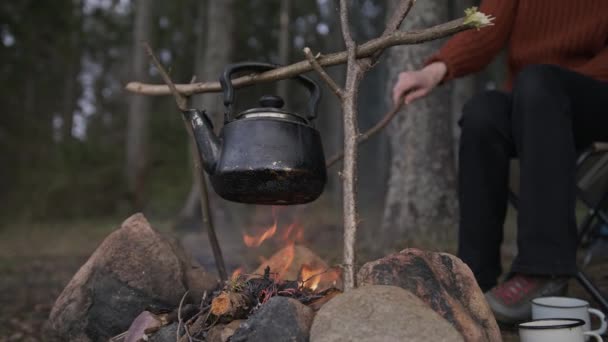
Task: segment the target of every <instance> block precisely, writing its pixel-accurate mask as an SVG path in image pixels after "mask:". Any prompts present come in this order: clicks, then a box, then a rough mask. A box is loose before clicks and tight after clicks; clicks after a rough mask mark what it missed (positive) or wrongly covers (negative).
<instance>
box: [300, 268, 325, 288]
mask: <svg viewBox="0 0 608 342" xmlns="http://www.w3.org/2000/svg"><path fill="white" fill-rule="evenodd" d="M324 271H325V270H324V269H322V268H316V269H315V268H312V267H310V266H309V265H307V264H304V265H302V270H300V279H301V284H302V286H304V287H307V288H309V289H311V290H313V291H314V290H316V289H317V287H318V286H319V283H320V282H321V275H322V273H323V272H324Z"/></svg>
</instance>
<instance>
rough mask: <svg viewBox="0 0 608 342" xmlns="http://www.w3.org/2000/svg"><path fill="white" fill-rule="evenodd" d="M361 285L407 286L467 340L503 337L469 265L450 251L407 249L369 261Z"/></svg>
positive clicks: (364, 266) (363, 268) (492, 340)
mask: <svg viewBox="0 0 608 342" xmlns="http://www.w3.org/2000/svg"><path fill="white" fill-rule="evenodd" d="M357 280H358V284H359V286H362V287H365V286H366V285H393V286H398V287H401V288H403V289H406V290H408V291H410V292H411V293H413V294H414V295H416V296H417V297H418V298H420V299H421V300H422V301H424V302H425V303H427V304H428V305H429V306H430V307H431V308H432V309H433V310H435V311H436V312H437V313H438V314H439V315H441V316H442V317H443V318H445V319H446V320H447V321H448V322H450V323H451V324H453V325H454V327H456V329H458V331H460V333H461V334H462V336H463V337H464V339H465V340H466V341H491V342H494V341H500V340H501V337H500V330H499V328H498V325H497V323H496V320H495V318H494V315H493V314H492V311H491V309H490V307H489V305H488V303H487V302H486V299H485V297H484V295H483V293H482V292H481V289H480V288H479V285H477V282H476V281H475V277H474V276H473V273H472V272H471V270H470V269H469V267H468V266H467V265H466V264H465V263H463V262H462V261H461V260H460V259H458V258H457V257H455V256H453V255H450V254H447V253H436V252H427V251H422V250H419V249H415V248H409V249H405V250H403V251H401V252H399V253H395V254H392V255H389V256H387V257H384V258H382V259H379V260H376V261H372V262H368V263H366V264H365V265H363V267H362V268H361V269H360V270H359V273H358V275H357Z"/></svg>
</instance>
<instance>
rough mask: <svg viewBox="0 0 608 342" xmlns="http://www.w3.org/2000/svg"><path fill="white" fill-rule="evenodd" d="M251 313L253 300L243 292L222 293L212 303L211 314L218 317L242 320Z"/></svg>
mask: <svg viewBox="0 0 608 342" xmlns="http://www.w3.org/2000/svg"><path fill="white" fill-rule="evenodd" d="M249 311H251V299H250V298H249V296H248V295H247V294H245V293H242V292H226V291H224V292H222V293H220V294H219V295H218V296H217V297H215V298H214V299H213V301H212V302H211V314H213V315H215V316H217V317H221V316H223V317H227V318H230V319H240V318H245V317H247V314H248V313H249Z"/></svg>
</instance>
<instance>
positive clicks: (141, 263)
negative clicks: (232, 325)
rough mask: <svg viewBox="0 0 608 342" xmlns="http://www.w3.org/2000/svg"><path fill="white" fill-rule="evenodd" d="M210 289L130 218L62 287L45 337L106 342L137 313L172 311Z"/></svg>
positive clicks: (207, 278)
mask: <svg viewBox="0 0 608 342" xmlns="http://www.w3.org/2000/svg"><path fill="white" fill-rule="evenodd" d="M216 284H217V282H216V280H215V278H214V277H213V276H211V275H209V274H207V273H205V272H204V271H203V270H202V268H201V267H200V266H199V265H198V264H196V263H195V262H194V261H193V260H192V259H191V258H190V257H188V256H187V255H186V253H185V252H184V251H183V250H182V249H181V247H179V246H178V245H177V244H176V243H174V242H173V241H171V240H169V239H167V238H165V237H163V236H162V235H161V234H159V233H158V232H156V231H155V230H154V229H152V227H151V226H150V224H149V223H148V221H147V220H146V218H145V217H144V216H143V215H142V214H135V215H133V216H131V217H129V218H128V219H127V220H125V221H124V222H123V224H122V226H121V227H120V228H119V229H117V230H115V231H114V232H112V233H111V234H110V235H109V236H108V237H106V239H105V240H104V241H103V242H102V243H101V245H100V246H99V247H98V248H97V250H96V251H95V252H94V253H93V255H91V257H90V258H89V260H88V261H87V262H86V263H85V264H84V265H83V266H82V267H81V268H80V270H78V272H77V273H76V275H74V277H73V278H72V280H71V281H70V282H69V283H68V285H67V286H66V287H65V289H64V290H63V292H62V293H61V295H60V296H59V298H58V299H57V301H56V302H55V305H54V306H53V309H52V310H51V314H50V317H49V320H48V322H47V326H46V330H47V334H48V335H50V336H51V337H54V338H56V339H57V340H62V341H106V340H107V339H108V338H110V337H112V336H115V335H117V334H119V333H122V332H123V331H126V330H127V329H128V328H129V326H130V324H131V322H132V321H133V320H134V319H135V318H136V317H137V316H138V315H139V314H140V313H141V312H142V311H144V310H146V309H157V310H158V309H171V308H175V307H177V305H178V304H179V301H180V299H181V297H182V296H183V295H184V293H185V292H186V291H187V290H189V291H190V294H191V295H192V296H193V297H198V296H201V295H202V293H203V292H204V291H210V290H212V289H213V288H214V287H215V286H216Z"/></svg>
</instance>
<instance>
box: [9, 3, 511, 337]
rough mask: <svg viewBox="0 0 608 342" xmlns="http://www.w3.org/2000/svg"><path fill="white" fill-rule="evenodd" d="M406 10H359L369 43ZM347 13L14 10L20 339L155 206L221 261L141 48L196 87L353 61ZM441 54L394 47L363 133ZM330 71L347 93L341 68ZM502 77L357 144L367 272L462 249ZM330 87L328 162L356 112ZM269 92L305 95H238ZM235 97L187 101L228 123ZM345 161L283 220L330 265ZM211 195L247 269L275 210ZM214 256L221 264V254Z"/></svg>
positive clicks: (14, 310) (421, 21)
mask: <svg viewBox="0 0 608 342" xmlns="http://www.w3.org/2000/svg"><path fill="white" fill-rule="evenodd" d="M396 2H397V1H396V0H393V1H385V0H353V1H352V2H351V3H350V6H351V12H352V14H351V23H352V25H351V26H352V30H353V35H354V38H355V40H357V41H358V42H365V41H367V40H369V39H371V38H375V37H377V36H379V35H380V34H381V32H382V31H383V30H384V23H385V19H386V16H387V15H388V14H390V13H391V8H392V6H394V5H395V4H396ZM477 3H478V1H476V0H467V1H463V0H449V1H444V0H421V1H418V2H417V3H416V5H415V6H414V10H413V11H412V13H411V14H410V15H409V16H408V18H407V19H406V20H405V25H404V26H406V28H423V27H429V26H432V25H436V24H439V23H442V22H445V21H448V20H450V19H455V18H457V17H461V16H462V14H463V12H464V9H465V8H467V7H470V6H472V5H476V4H477ZM336 6H337V5H336V2H334V1H331V0H309V1H295V0H173V1H152V0H55V1H40V0H22V1H3V2H1V3H0V92H1V94H2V95H1V96H0V106H1V108H3V115H1V116H0V203H1V204H2V205H0V278H1V279H2V280H1V281H0V304H1V305H0V306H1V307H2V308H3V310H0V331H9V332H10V331H18V332H15V334H21V335H12V336H13V337H14V336H17V339H16V340H20V339H19V338H20V337H19V336H21V337H23V336H25V335H23V334H26V335H27V334H29V333H27V331H29V330H28V329H30V330H32V329H34V328H28V327H27V326H26V327H23V326H21V325H22V322H29V321H28V320H29V319H33V318H38V319H39V320H43V319H44V318H46V316H47V315H48V310H49V308H50V305H52V302H53V300H54V298H56V296H57V294H58V293H59V291H60V290H61V289H62V288H63V286H64V285H65V284H66V283H67V281H68V280H69V279H70V277H71V275H72V274H73V273H74V272H75V271H76V270H77V269H78V267H79V265H81V264H82V262H83V261H84V260H86V258H87V257H88V255H90V253H91V252H92V251H93V249H94V248H95V246H96V245H97V244H98V243H99V242H100V241H101V239H102V238H103V237H104V236H105V235H107V234H108V233H109V232H110V231H111V230H112V229H114V228H115V227H116V226H118V224H119V223H120V222H121V221H122V220H123V219H124V218H126V217H127V216H129V215H131V214H132V213H134V212H137V211H142V212H143V213H144V214H145V215H146V216H147V217H148V218H149V219H150V221H151V222H152V223H153V225H154V226H155V227H157V228H159V229H160V230H163V231H166V232H172V233H177V234H179V235H182V242H184V244H185V245H186V247H188V248H189V249H190V250H192V251H194V253H195V254H196V251H197V250H199V251H200V250H208V247H205V246H208V245H207V242H206V238H205V236H204V235H202V232H201V229H200V206H199V204H198V202H197V201H198V193H197V191H196V189H197V187H196V184H194V183H195V179H194V178H193V175H192V167H191V160H190V151H189V143H188V140H187V134H186V132H185V130H184V127H183V123H182V120H181V118H180V113H179V112H178V111H177V108H176V107H175V104H174V102H173V99H172V98H171V97H146V96H140V95H135V94H132V93H128V92H126V91H125V90H124V86H125V85H126V83H127V82H129V81H135V80H136V81H145V82H151V83H162V82H161V80H160V77H159V75H158V73H157V71H156V70H155V68H154V67H153V66H152V64H151V63H150V62H149V59H148V56H146V54H145V52H144V50H143V48H142V44H141V43H142V42H143V41H146V42H149V43H150V45H151V46H152V47H153V49H154V50H155V52H156V53H157V55H158V56H159V58H160V60H161V62H162V63H163V64H164V65H165V66H166V67H167V68H168V69H169V70H170V73H171V77H172V78H173V79H174V80H175V81H176V82H180V83H188V82H190V80H191V79H192V78H193V76H196V78H197V80H199V81H207V80H217V79H218V78H219V75H220V73H221V71H222V69H223V68H224V66H225V65H226V64H228V63H230V62H238V61H244V60H250V61H263V62H272V63H279V64H287V63H291V62H295V61H299V60H302V59H303V53H302V49H303V48H304V47H305V46H309V47H310V48H311V49H312V50H313V52H315V53H316V52H321V53H331V52H336V51H341V50H343V49H344V44H343V41H342V36H341V32H340V30H339V23H338V18H337V13H338V11H337V9H336ZM440 46H441V41H435V42H431V43H428V44H425V45H421V46H406V47H397V48H392V49H390V51H387V52H386V53H385V56H383V58H382V60H381V61H380V63H379V64H378V65H377V66H376V67H375V68H374V69H372V71H371V72H369V73H368V74H367V75H366V78H365V80H364V82H363V83H362V87H361V89H360V98H359V106H360V110H359V113H360V116H359V126H360V130H361V131H365V130H366V129H368V128H370V127H371V126H373V125H374V124H375V123H376V122H377V121H378V120H379V119H380V118H381V117H382V116H383V115H384V114H385V112H386V111H387V110H388V109H389V106H390V105H391V104H390V102H389V93H390V87H391V86H392V84H393V83H394V78H395V77H396V76H397V74H398V72H400V71H402V70H405V69H413V68H417V67H420V66H421V65H422V63H423V62H424V60H425V59H426V58H428V57H429V56H430V54H432V53H433V51H435V50H436V49H437V48H438V47H440ZM328 71H329V72H330V74H331V75H332V76H333V77H334V78H335V79H336V80H338V81H339V83H342V82H343V78H344V66H336V67H332V68H329V69H328ZM502 73H503V70H502V66H501V64H500V63H495V64H494V65H493V66H492V67H491V68H489V69H488V70H487V71H485V72H483V73H482V74H478V75H475V76H474V77H469V78H467V79H462V80H458V81H456V82H453V84H452V85H451V86H442V87H441V88H440V89H439V90H438V91H437V92H436V93H435V94H433V95H432V96H430V97H429V98H427V99H424V100H422V101H419V102H418V103H416V104H414V105H412V106H410V107H409V108H407V109H406V110H404V111H403V112H402V113H401V114H399V116H398V117H397V118H396V119H395V120H394V122H393V123H392V124H391V125H390V126H389V127H388V128H387V129H386V130H384V132H382V133H381V134H378V135H377V136H375V137H374V138H373V139H371V140H370V141H369V142H368V143H366V144H365V145H363V146H362V147H361V149H360V158H359V163H360V164H359V165H360V172H359V178H358V179H359V195H360V197H359V198H360V202H359V203H360V205H359V211H360V217H361V230H360V233H359V238H360V250H361V255H362V256H363V257H362V258H361V259H362V260H361V261H365V260H364V259H365V258H366V256H367V257H369V256H371V255H374V254H376V255H377V254H379V253H383V251H384V252H385V250H387V249H391V248H398V247H403V246H405V245H406V243H407V241H411V240H414V241H418V242H420V241H422V242H420V243H423V242H424V240H425V239H431V240H433V241H435V240H436V239H437V238H439V239H444V240H446V239H447V241H448V243H449V244H450V245H453V242H454V241H453V239H452V238H451V237H452V236H453V233H454V232H455V229H456V226H455V222H456V221H455V218H456V213H457V212H456V205H455V196H454V194H455V188H456V184H455V172H456V168H455V160H456V158H455V157H456V156H455V154H456V152H457V148H456V146H457V140H458V129H457V128H456V125H455V122H456V120H457V118H458V117H459V116H460V108H461V106H462V104H463V102H464V101H465V100H466V99H467V98H468V97H469V96H470V95H471V94H472V93H473V92H474V91H476V90H479V89H482V88H492V87H496V86H497V85H499V84H500V82H501V75H502ZM309 75H310V76H311V77H313V78H316V77H317V75H315V74H314V73H309ZM322 87H325V86H324V84H322ZM323 92H324V98H323V100H322V103H321V106H320V109H319V115H318V119H317V122H316V126H317V128H318V129H319V131H320V132H321V136H322V140H323V143H324V149H325V154H326V157H330V156H331V155H333V154H334V153H335V152H337V151H339V150H341V148H342V117H341V113H340V107H339V104H338V101H336V99H335V98H334V97H333V94H331V92H329V91H328V89H327V88H324V91H323ZM265 93H277V94H280V95H281V96H283V97H284V98H285V102H286V103H287V104H288V107H290V108H294V109H298V108H302V107H303V105H304V104H305V102H306V100H307V96H306V93H305V92H303V91H301V90H300V89H299V88H298V87H295V86H293V85H292V84H291V83H290V81H281V82H278V83H275V84H265V85H260V86H256V87H251V88H247V89H243V90H239V92H238V94H239V95H238V105H239V106H240V107H241V109H242V108H247V107H251V106H257V98H258V97H259V96H260V95H261V94H265ZM221 103H222V102H221V95H220V94H205V95H199V96H195V97H193V98H192V103H191V105H192V106H194V107H198V108H204V109H206V110H207V111H208V112H210V113H212V114H214V116H215V118H216V128H218V127H220V126H221V125H220V124H219V122H218V121H219V120H217V118H219V117H220V116H221V115H222V113H223V112H222V110H223V108H222V106H221ZM340 167H341V166H340V164H338V165H337V166H334V167H333V168H332V169H330V170H329V182H328V184H327V187H326V190H325V193H324V194H323V195H322V197H321V198H320V199H319V200H317V201H316V202H314V203H311V204H309V205H304V206H297V207H294V208H283V209H282V215H283V216H284V217H287V218H286V220H289V221H291V222H293V221H301V222H300V223H302V224H303V225H305V226H306V227H305V234H306V236H307V240H308V242H309V243H311V244H312V245H313V246H316V247H317V248H316V250H317V251H318V252H319V254H320V255H321V256H322V257H324V258H325V259H326V260H328V262H339V260H340V257H341V255H340V250H341V234H342V216H341V215H342V213H341V212H342V201H341V199H342V194H341V186H340V181H339V178H338V172H339V169H340ZM210 195H211V206H212V214H213V219H214V221H215V225H216V227H217V228H216V229H217V231H218V234H219V238H220V242H221V243H222V246H223V248H224V249H225V251H224V253H225V255H226V254H227V255H228V256H227V263H228V266H229V267H231V268H232V267H235V266H237V265H238V262H237V261H231V258H230V256H231V255H233V254H234V253H232V247H231V244H236V243H239V244H242V241H241V240H242V239H241V234H242V233H243V231H244V230H247V229H248V228H249V227H259V226H264V225H268V224H271V223H272V213H271V209H270V208H269V207H256V206H248V205H241V204H235V203H229V202H226V201H224V200H222V199H220V198H219V197H218V196H216V195H214V194H213V193H212V192H211V194H210ZM285 222H288V221H285ZM188 234H190V235H188ZM372 242H373V243H372ZM427 242H428V241H427ZM436 247H437V248H443V249H448V250H449V249H450V248H449V247H445V245H439V246H436ZM444 247H445V248H444ZM209 253H210V252H209ZM203 257H204V256H203ZM199 259H200V258H199ZM203 261H206V262H207V263H208V264H209V266H210V267H213V262H212V260H209V259H207V260H203ZM254 261H257V259H254ZM7 317H8V318H7ZM4 318H7V319H6V320H4ZM17 318H18V319H17ZM15 319H17V320H16V321H15ZM34 326H36V325H35V324H34ZM34 330H35V329H34ZM24 331H25V332H24ZM34 335H35V334H34V333H32V334H29V335H28V336H34ZM7 336H8V335H7ZM0 340H3V339H2V334H0ZM34 340H35V339H34Z"/></svg>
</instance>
